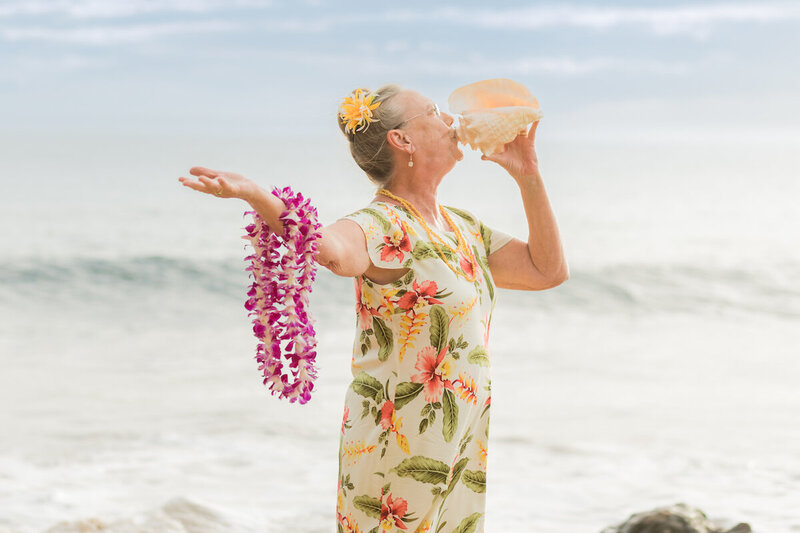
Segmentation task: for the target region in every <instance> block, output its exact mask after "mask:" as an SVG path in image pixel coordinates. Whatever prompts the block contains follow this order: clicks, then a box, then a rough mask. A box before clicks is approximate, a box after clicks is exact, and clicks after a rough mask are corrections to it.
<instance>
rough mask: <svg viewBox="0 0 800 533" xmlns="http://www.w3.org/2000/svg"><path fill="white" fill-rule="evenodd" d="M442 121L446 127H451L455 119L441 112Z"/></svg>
mask: <svg viewBox="0 0 800 533" xmlns="http://www.w3.org/2000/svg"><path fill="white" fill-rule="evenodd" d="M442 119H443V120H444V123H445V124H447V126H448V127H450V126H452V125H453V122H455V119H454V118H453V117H452V116H451V115H450V114H449V113H445V112H444V111H442Z"/></svg>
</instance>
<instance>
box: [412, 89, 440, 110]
mask: <svg viewBox="0 0 800 533" xmlns="http://www.w3.org/2000/svg"><path fill="white" fill-rule="evenodd" d="M409 93H410V97H409V99H408V100H407V101H406V107H407V108H408V109H419V110H424V109H428V108H430V107H433V106H435V105H436V102H434V101H433V100H431V99H430V98H428V97H427V96H425V95H423V94H421V93H418V92H416V91H409Z"/></svg>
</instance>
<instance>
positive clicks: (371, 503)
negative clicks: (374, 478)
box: [353, 496, 381, 518]
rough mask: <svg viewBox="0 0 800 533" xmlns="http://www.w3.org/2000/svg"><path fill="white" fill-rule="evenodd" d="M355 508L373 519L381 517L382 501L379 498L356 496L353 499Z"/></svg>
mask: <svg viewBox="0 0 800 533" xmlns="http://www.w3.org/2000/svg"><path fill="white" fill-rule="evenodd" d="M353 506H354V507H355V508H356V509H358V510H359V511H361V512H363V513H364V514H365V515H367V516H371V517H372V518H380V517H381V501H380V500H379V499H378V498H370V497H369V496H356V497H355V498H353Z"/></svg>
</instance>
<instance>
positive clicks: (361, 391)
mask: <svg viewBox="0 0 800 533" xmlns="http://www.w3.org/2000/svg"><path fill="white" fill-rule="evenodd" d="M350 386H351V387H352V388H353V391H354V392H355V393H356V394H358V395H360V396H364V397H365V398H372V399H373V400H374V399H375V396H376V395H377V394H378V393H379V392H382V391H381V383H380V381H378V380H377V379H375V378H373V377H372V376H370V375H369V374H367V373H366V372H363V371H362V372H359V373H358V375H357V376H356V377H354V378H353V383H351V384H350Z"/></svg>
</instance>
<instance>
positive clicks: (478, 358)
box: [467, 346, 489, 366]
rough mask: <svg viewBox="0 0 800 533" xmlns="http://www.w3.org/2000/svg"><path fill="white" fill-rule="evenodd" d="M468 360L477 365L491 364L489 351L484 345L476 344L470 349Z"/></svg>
mask: <svg viewBox="0 0 800 533" xmlns="http://www.w3.org/2000/svg"><path fill="white" fill-rule="evenodd" d="M467 361H469V362H470V363H472V364H475V365H481V366H489V353H488V352H487V351H486V348H484V347H483V346H476V347H474V348H473V349H472V350H470V352H469V355H468V356H467Z"/></svg>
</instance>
